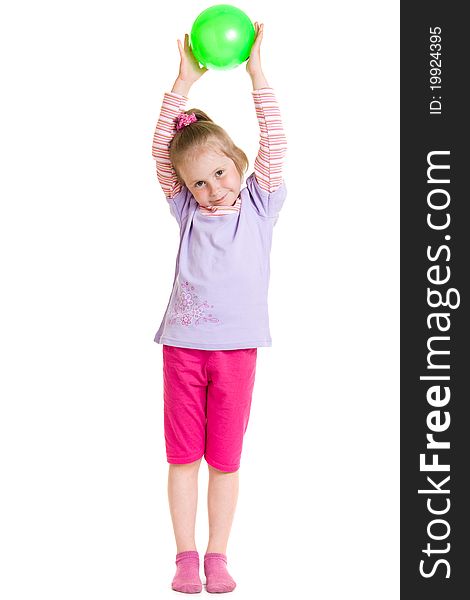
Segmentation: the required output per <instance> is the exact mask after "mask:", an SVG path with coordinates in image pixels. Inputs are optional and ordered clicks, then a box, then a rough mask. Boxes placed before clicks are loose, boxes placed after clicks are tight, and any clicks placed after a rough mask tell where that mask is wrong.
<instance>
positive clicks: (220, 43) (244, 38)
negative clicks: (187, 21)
mask: <svg viewBox="0 0 470 600" xmlns="http://www.w3.org/2000/svg"><path fill="white" fill-rule="evenodd" d="M254 40H255V28H254V26H253V23H252V22H251V21H250V19H249V17H248V16H247V15H246V14H245V13H244V12H243V11H242V10H240V9H239V8H236V7H235V6H231V5H230V4H217V5H215V6H211V7H210V8H207V9H206V10H204V11H203V12H202V13H201V14H200V15H199V16H198V17H197V18H196V20H195V21H194V23H193V26H192V28H191V36H190V43H191V49H192V51H193V54H194V56H195V58H196V60H197V61H198V62H200V63H201V64H202V65H204V66H205V67H207V68H208V69H233V68H234V67H237V66H238V65H241V64H242V63H243V62H245V60H247V58H249V56H250V52H251V47H252V45H253V42H254Z"/></svg>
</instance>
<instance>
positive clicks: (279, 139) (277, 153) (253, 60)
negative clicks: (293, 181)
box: [246, 23, 287, 192]
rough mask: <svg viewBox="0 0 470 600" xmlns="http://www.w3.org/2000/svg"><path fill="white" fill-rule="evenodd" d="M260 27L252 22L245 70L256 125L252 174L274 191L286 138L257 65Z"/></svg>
mask: <svg viewBox="0 0 470 600" xmlns="http://www.w3.org/2000/svg"><path fill="white" fill-rule="evenodd" d="M263 30H264V26H263V24H262V23H261V24H258V23H255V31H256V38H255V42H254V44H253V47H252V49H251V54H250V58H249V60H248V63H247V65H246V70H247V72H248V74H249V75H250V77H251V81H252V84H253V92H252V94H253V100H254V103H255V110H256V116H257V118H258V123H259V128H260V143H259V150H258V155H257V156H256V160H255V177H256V181H257V182H258V184H259V186H260V187H261V188H262V189H263V190H265V191H266V192H274V191H276V190H277V188H278V187H279V186H280V185H281V183H282V166H283V161H284V156H285V154H286V150H287V140H286V136H285V133H284V128H283V125H282V119H281V112H280V110H279V105H278V103H277V100H276V96H275V94H274V90H273V89H272V88H270V87H269V84H268V82H267V80H266V77H265V76H264V73H263V70H262V68H261V57H260V47H261V41H262V39H263Z"/></svg>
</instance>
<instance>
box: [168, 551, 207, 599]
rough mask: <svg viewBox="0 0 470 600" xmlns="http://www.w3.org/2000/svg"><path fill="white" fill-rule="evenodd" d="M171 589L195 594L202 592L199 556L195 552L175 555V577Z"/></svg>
mask: <svg viewBox="0 0 470 600" xmlns="http://www.w3.org/2000/svg"><path fill="white" fill-rule="evenodd" d="M171 587H172V589H174V590H175V591H177V592H185V593H186V594H196V593H198V592H201V591H202V583H201V579H200V577H199V554H198V553H197V552H196V550H188V551H186V552H180V553H179V554H177V555H176V575H175V576H174V577H173V581H172V582H171Z"/></svg>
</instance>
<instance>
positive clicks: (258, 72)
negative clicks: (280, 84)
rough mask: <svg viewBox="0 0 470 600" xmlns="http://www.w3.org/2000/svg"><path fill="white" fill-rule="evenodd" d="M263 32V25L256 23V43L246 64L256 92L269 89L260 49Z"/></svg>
mask: <svg viewBox="0 0 470 600" xmlns="http://www.w3.org/2000/svg"><path fill="white" fill-rule="evenodd" d="M263 31H264V25H263V23H258V22H257V21H255V41H254V42H253V46H252V47H251V52H250V58H249V59H248V62H247V63H246V70H247V73H248V75H249V76H250V77H251V81H252V83H253V89H254V90H257V89H261V88H264V87H269V85H268V82H267V81H266V78H265V76H264V74H263V70H262V68H261V56H260V48H261V42H262V40H263Z"/></svg>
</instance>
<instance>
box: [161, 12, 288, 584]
mask: <svg viewBox="0 0 470 600" xmlns="http://www.w3.org/2000/svg"><path fill="white" fill-rule="evenodd" d="M255 33H256V37H255V42H254V44H253V48H252V50H251V54H250V57H249V60H248V63H247V66H246V69H247V72H248V74H249V76H250V77H251V81H252V84H253V92H252V94H253V99H254V103H255V109H256V115H257V117H258V121H259V125H260V131H261V137H260V148H259V152H258V155H257V157H256V161H255V166H254V173H253V174H252V175H250V176H249V177H248V179H247V181H246V187H244V188H243V189H242V182H243V176H244V173H245V171H246V169H247V168H248V159H247V157H246V155H245V154H244V152H243V151H242V150H240V148H238V147H237V146H236V145H235V144H234V143H233V141H232V140H231V138H230V137H229V136H228V135H227V133H226V132H225V131H224V130H223V129H222V128H221V127H219V126H218V125H216V124H215V123H213V121H211V119H209V117H208V116H207V115H206V114H205V113H204V112H202V111H200V110H197V109H192V110H189V111H185V110H184V108H185V104H186V100H187V95H188V93H189V90H190V89H191V86H192V84H193V83H194V82H196V81H197V80H198V79H199V78H200V77H201V76H202V75H203V74H204V73H205V71H206V70H207V69H205V68H204V67H201V66H199V64H198V62H197V61H196V59H195V58H194V56H193V54H192V52H191V49H190V47H189V42H188V35H187V34H186V35H185V39H184V46H183V45H182V44H181V42H180V41H179V40H178V49H179V53H180V69H179V74H178V77H177V79H176V81H175V83H174V85H173V88H172V90H171V92H170V93H166V94H165V95H164V100H163V105H162V108H161V113H160V117H159V120H158V123H157V127H156V131H155V135H154V138H153V152H152V155H153V157H154V158H155V159H156V165H157V177H158V181H159V182H160V185H161V187H162V188H163V192H164V193H165V196H166V198H167V200H168V203H169V206H170V211H171V213H172V214H173V216H174V217H175V218H176V220H177V221H178V224H179V226H180V247H179V251H178V256H177V260H176V272H175V278H174V282H173V290H172V293H171V297H170V301H169V303H168V307H167V309H166V312H165V315H164V318H163V321H162V323H161V326H160V328H159V330H158V332H157V333H156V335H155V341H156V342H157V343H159V344H163V371H164V423H165V443H166V451H167V459H168V462H169V463H170V466H169V476H168V497H169V504H170V512H171V517H172V522H173V529H174V533H175V538H176V547H177V555H176V566H177V569H176V575H175V577H174V579H173V582H172V588H173V589H174V590H177V591H180V592H187V593H194V592H200V591H201V590H202V584H201V580H200V578H199V556H198V553H197V551H196V543H195V520H196V507H197V490H198V470H199V465H200V462H201V459H202V457H203V456H204V457H205V459H206V461H207V464H208V468H209V489H208V513H209V541H208V545H207V549H206V553H205V556H204V573H205V576H206V589H207V591H208V592H230V591H232V590H233V589H234V588H235V585H236V584H235V582H234V580H233V579H232V577H231V576H230V575H229V573H228V571H227V567H226V565H227V558H226V548H227V542H228V537H229V533H230V529H231V525H232V520H233V516H234V512H235V506H236V502H237V496H238V469H239V466H240V456H241V451H242V442H243V435H244V433H245V430H246V428H247V425H248V418H249V414H250V406H251V396H252V391H253V386H254V379H255V367H256V353H257V348H258V347H260V346H270V345H271V337H270V333H269V322H268V308H267V293H268V283H269V254H270V249H271V239H272V231H273V227H274V225H275V223H276V221H277V218H278V213H279V211H280V209H281V207H282V204H283V202H284V198H285V195H286V190H285V186H284V183H283V180H282V172H281V166H282V159H283V157H284V153H285V147H286V145H285V136H284V132H283V129H282V123H281V118H280V114H279V109H278V106H277V103H276V99H275V96H274V93H273V90H272V89H271V88H269V85H268V83H267V81H266V78H265V76H264V74H263V71H262V69H261V60H260V46H261V41H262V39H263V25H262V24H260V25H258V24H257V23H255Z"/></svg>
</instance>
